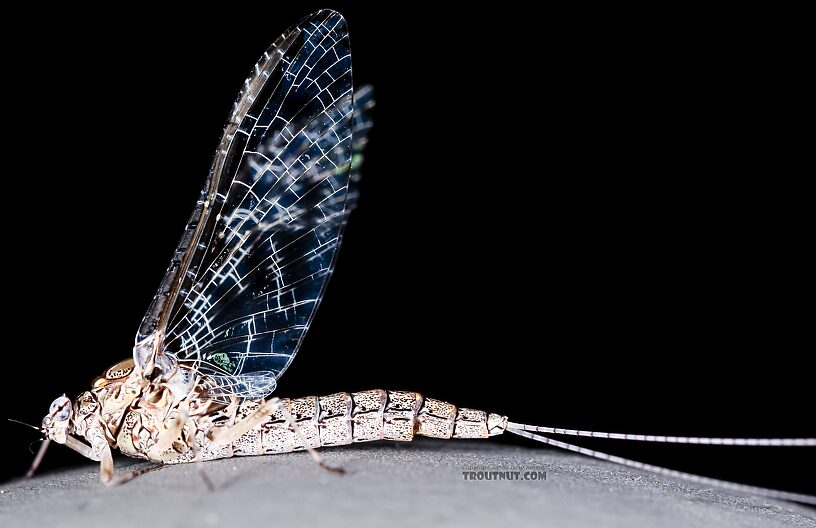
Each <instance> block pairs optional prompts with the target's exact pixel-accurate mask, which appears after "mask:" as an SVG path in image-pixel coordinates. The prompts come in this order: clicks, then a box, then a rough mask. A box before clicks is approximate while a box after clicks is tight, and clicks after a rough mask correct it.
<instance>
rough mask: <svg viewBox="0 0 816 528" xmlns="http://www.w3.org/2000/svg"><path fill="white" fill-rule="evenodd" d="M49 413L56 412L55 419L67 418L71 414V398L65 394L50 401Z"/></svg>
mask: <svg viewBox="0 0 816 528" xmlns="http://www.w3.org/2000/svg"><path fill="white" fill-rule="evenodd" d="M49 413H50V414H54V413H56V416H54V419H55V420H57V421H63V420H67V419H68V417H69V416H71V400H69V399H68V398H66V397H65V396H60V397H59V398H57V399H56V400H54V401H53V402H52V403H51V408H50V410H49Z"/></svg>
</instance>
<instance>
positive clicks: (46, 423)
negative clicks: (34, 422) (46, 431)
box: [42, 416, 51, 427]
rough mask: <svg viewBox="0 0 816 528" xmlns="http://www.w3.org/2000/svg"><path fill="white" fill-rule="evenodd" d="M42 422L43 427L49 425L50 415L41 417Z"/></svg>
mask: <svg viewBox="0 0 816 528" xmlns="http://www.w3.org/2000/svg"><path fill="white" fill-rule="evenodd" d="M42 424H43V427H48V426H49V425H51V417H50V416H46V417H45V418H43V423H42Z"/></svg>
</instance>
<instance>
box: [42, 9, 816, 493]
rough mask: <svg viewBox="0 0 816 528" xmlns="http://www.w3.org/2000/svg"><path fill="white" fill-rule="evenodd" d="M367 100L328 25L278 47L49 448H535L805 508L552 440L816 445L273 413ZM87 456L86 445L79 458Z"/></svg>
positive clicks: (196, 456)
mask: <svg viewBox="0 0 816 528" xmlns="http://www.w3.org/2000/svg"><path fill="white" fill-rule="evenodd" d="M373 106H374V102H373V98H372V91H371V88H370V87H367V86H366V87H363V88H361V89H359V90H357V91H356V92H354V91H353V88H352V78H351V52H350V47H349V39H348V31H347V28H346V22H345V20H344V19H343V17H342V16H340V14H338V13H336V12H334V11H331V10H323V11H319V12H317V13H314V14H312V15H310V16H307V17H306V18H304V19H303V20H301V21H300V22H299V23H297V24H296V25H294V26H292V27H291V28H290V29H288V30H287V31H286V32H285V33H284V34H283V35H281V36H280V37H279V38H278V39H277V40H276V41H275V42H274V44H272V46H271V47H270V48H269V49H268V50H267V51H266V52H265V53H264V54H263V56H262V57H261V58H260V60H259V61H258V62H257V64H256V65H255V67H254V68H253V71H252V72H251V75H250V77H249V78H248V79H247V80H246V81H245V82H244V85H243V87H242V89H241V91H240V93H239V95H238V99H237V100H236V102H235V105H234V106H233V109H232V112H231V113H230V116H229V118H228V120H227V125H226V127H225V129H224V133H223V136H222V138H221V141H220V143H219V145H218V148H217V149H216V153H215V157H214V159H213V164H212V168H211V170H210V173H209V176H208V178H207V180H206V182H205V185H204V189H203V190H202V192H201V197H200V199H199V200H198V202H197V204H196V207H195V209H194V210H193V213H192V216H191V218H190V221H189V222H188V224H187V226H186V228H185V230H184V233H183V234H182V238H181V241H180V243H179V245H178V248H177V249H176V252H175V254H174V255H173V258H172V259H171V262H170V266H169V267H168V269H167V272H166V274H165V276H164V279H163V280H162V282H161V285H160V287H159V290H158V293H157V294H156V295H155V297H154V298H153V301H152V303H151V305H150V307H149V309H148V311H147V313H146V314H145V316H144V319H143V320H142V323H141V325H140V327H139V331H138V332H137V335H136V345H135V346H134V349H133V358H132V359H127V360H125V361H122V362H119V363H117V364H116V365H114V366H113V367H111V368H110V369H108V370H107V371H106V372H105V373H104V374H103V375H102V376H100V377H99V378H97V379H96V380H95V381H94V383H93V387H92V389H91V390H89V391H87V392H84V393H82V394H81V395H79V397H78V398H77V399H76V400H75V401H73V402H71V401H70V400H69V399H68V398H66V397H65V396H61V397H60V398H57V399H56V400H54V402H53V403H52V405H51V408H50V410H49V414H48V415H47V416H46V417H45V418H44V419H43V423H42V430H43V431H44V432H45V433H46V435H47V437H48V439H49V440H46V441H45V442H44V443H43V445H42V446H41V448H40V451H39V452H38V454H37V457H36V459H35V461H34V464H33V466H32V470H31V471H30V473H33V471H34V470H35V469H36V467H37V465H39V462H40V460H41V459H42V456H43V454H44V453H45V450H46V449H47V447H48V444H49V441H50V440H53V441H55V442H57V443H60V444H64V445H66V446H68V447H69V448H71V449H73V450H74V451H77V452H78V453H80V454H82V455H83V456H85V457H87V458H89V459H91V460H95V461H98V462H100V476H101V479H102V481H104V482H106V483H115V482H122V481H124V480H127V479H129V478H132V477H133V476H135V475H137V474H140V473H143V472H144V471H141V472H139V473H133V472H132V473H128V474H125V475H119V476H114V468H113V459H112V454H111V452H112V451H111V450H112V449H119V450H120V451H121V452H122V453H124V454H126V455H129V456H132V457H136V458H142V459H147V460H152V461H155V462H159V463H162V464H175V463H181V462H194V461H205V460H212V459H217V458H224V457H232V456H245V455H264V454H273V453H289V452H292V451H299V450H306V451H308V452H309V453H310V455H312V457H313V458H314V459H315V460H316V461H318V462H319V463H321V465H324V467H325V464H323V462H322V460H321V459H320V457H319V456H318V455H317V454H316V452H315V451H314V450H315V449H316V448H318V447H324V446H338V445H347V444H350V443H353V442H366V441H372V440H382V439H388V440H405V441H407V440H411V439H413V438H414V436H415V435H422V436H430V437H435V438H487V437H490V436H494V435H498V434H501V433H503V432H505V431H508V432H510V433H513V434H517V435H520V436H524V437H527V438H530V439H532V440H535V441H538V442H543V443H545V444H549V445H553V446H556V447H560V448H564V449H568V450H571V451H576V452H579V453H582V454H585V455H589V456H593V457H596V458H601V459H604V460H609V461H612V462H616V463H619V464H624V465H627V466H631V467H635V468H638V469H643V470H647V471H652V472H655V473H658V474H661V475H666V476H671V477H680V478H684V479H687V480H691V481H692V482H696V483H699V484H703V485H716V486H720V487H725V488H727V489H731V490H735V491H743V492H748V493H756V494H760V495H765V496H770V497H776V498H782V499H790V500H796V501H801V502H808V503H811V504H814V503H816V498H814V497H810V496H806V495H799V494H794V493H786V492H780V491H774V490H765V489H762V488H755V487H751V486H743V485H740V484H734V483H727V482H723V481H717V480H714V479H708V478H705V477H700V476H696V475H689V474H685V473H680V472H675V471H672V470H669V469H665V468H660V467H656V466H650V465H647V464H641V463H639V462H635V461H632V460H627V459H623V458H620V457H615V456H612V455H607V454H605V453H600V452H597V451H592V450H588V449H585V448H582V447H578V446H574V445H572V444H567V443H564V442H561V441H558V440H554V439H551V438H549V437H547V436H545V435H546V434H556V435H563V434H568V435H569V434H574V435H577V436H595V437H602V438H621V439H628V440H638V441H658V442H667V443H708V444H721V445H731V444H733V445H757V446H813V445H816V439H778V440H770V441H768V440H765V439H701V438H690V437H644V436H642V435H620V434H615V433H597V432H595V433H593V432H591V431H568V430H561V429H555V428H546V427H534V426H529V425H525V424H519V423H515V422H509V421H508V420H507V417H505V416H502V415H498V414H492V413H487V412H484V411H480V410H474V409H466V408H460V407H456V406H455V405H452V404H450V403H447V402H443V401H440V400H435V399H433V398H426V397H424V396H422V395H421V394H418V393H415V392H404V391H385V390H379V389H376V390H370V391H363V392H355V393H338V394H332V395H329V396H323V397H315V396H308V397H305V398H295V399H283V398H282V399H279V398H272V399H268V397H269V395H270V394H272V392H273V391H274V390H275V388H276V386H277V380H278V378H280V376H281V375H282V374H283V372H284V371H285V370H286V368H287V367H288V366H289V364H290V363H291V361H292V359H293V358H294V356H295V354H296V353H297V351H298V349H299V347H300V344H301V342H302V339H303V336H304V334H305V333H306V331H307V330H308V328H309V326H310V325H311V322H312V319H313V317H314V313H315V310H316V309H317V306H318V305H319V303H320V300H321V299H322V297H323V293H324V290H325V285H326V282H327V280H328V277H329V276H330V275H331V272H332V269H333V267H334V263H335V260H336V255H337V248H338V247H339V245H340V241H341V240H342V236H343V231H344V229H345V225H346V220H347V218H348V215H349V213H350V212H351V211H352V210H353V209H354V207H355V205H356V202H357V196H358V193H357V189H356V184H357V182H358V181H359V178H360V174H359V171H360V163H361V161H362V154H363V149H364V147H365V145H366V142H367V138H368V132H369V130H370V128H371V123H372V121H371V109H372V107H373ZM79 438H82V439H84V440H85V441H87V443H86V442H83V441H81V440H80V439H79Z"/></svg>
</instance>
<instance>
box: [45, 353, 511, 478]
mask: <svg viewBox="0 0 816 528" xmlns="http://www.w3.org/2000/svg"><path fill="white" fill-rule="evenodd" d="M128 370H130V371H131V374H129V375H127V376H124V377H122V376H121V373H122V372H127V371H128ZM173 391H174V388H173V387H172V383H166V382H162V381H158V382H157V383H155V382H152V383H151V382H149V383H144V378H142V377H141V376H140V375H138V374H137V375H133V363H132V361H130V360H128V361H124V362H122V363H119V364H118V365H117V366H115V367H113V368H111V369H109V370H108V372H107V373H106V375H105V376H102V377H100V378H98V379H97V381H96V383H95V386H94V388H93V389H92V390H90V391H88V392H85V393H83V394H81V395H80V396H79V398H77V400H76V403H75V404H74V405H73V406H72V407H69V406H68V405H69V403H68V402H67V399H65V400H61V399H60V400H57V402H55V407H54V408H55V410H56V411H57V412H56V414H55V415H53V416H52V415H49V417H48V418H47V421H46V422H44V425H43V427H44V429H45V430H46V431H47V432H48V433H49V437H50V438H52V439H54V440H57V441H58V442H60V441H61V440H62V439H63V438H64V435H65V434H66V433H68V434H78V435H81V436H83V437H85V439H86V440H87V441H88V443H89V444H90V446H91V450H90V451H89V452H86V454H89V455H90V456H91V458H93V459H95V460H101V461H103V464H106V463H107V462H106V461H107V460H109V457H110V448H118V449H119V450H120V451H121V452H122V453H124V454H126V455H129V456H132V457H137V458H144V459H148V460H152V461H155V462H161V463H165V464H174V463H180V462H191V461H193V460H212V459H217V458H224V457H231V456H246V455H265V454H277V453H289V452H292V451H300V450H304V449H306V448H318V447H324V446H337V445H346V444H350V443H352V442H367V441H372V440H402V441H408V440H412V439H413V437H414V435H423V436H430V437H435V438H487V437H488V436H492V435H496V434H500V433H502V432H503V431H504V430H505V428H506V427H507V417H503V416H499V415H496V414H487V413H485V412H483V411H477V410H473V409H463V408H457V407H456V406H454V405H451V404H450V403H446V402H442V401H439V400H434V399H432V398H425V397H423V396H422V395H421V394H418V393H415V392H403V391H384V390H370V391H364V392H356V393H338V394H332V395H330V396H323V397H315V396H309V397H305V398H297V399H291V400H290V399H277V398H275V399H272V400H269V401H264V400H244V401H239V400H237V399H235V400H234V401H233V402H232V403H230V404H229V405H224V404H220V403H217V402H213V401H212V400H210V399H208V398H207V396H206V395H204V396H202V394H206V391H204V390H202V388H201V387H196V388H194V389H193V390H192V391H190V392H189V393H187V394H183V395H182V397H180V398H179V397H177V396H176V395H174V394H173ZM60 413H62V414H60ZM111 476H112V473H111V472H110V470H109V468H103V479H105V480H108V479H110V477H111Z"/></svg>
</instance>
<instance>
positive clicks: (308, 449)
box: [275, 398, 346, 475]
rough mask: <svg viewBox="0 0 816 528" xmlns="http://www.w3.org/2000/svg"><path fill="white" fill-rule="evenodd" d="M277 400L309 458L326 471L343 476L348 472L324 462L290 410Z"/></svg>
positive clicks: (279, 407) (287, 422)
mask: <svg viewBox="0 0 816 528" xmlns="http://www.w3.org/2000/svg"><path fill="white" fill-rule="evenodd" d="M275 399H276V400H277V405H278V407H277V408H278V409H279V410H280V411H281V413H283V416H284V418H286V424H287V425H288V426H289V428H290V429H292V430H293V431H294V432H295V434H296V435H297V437H298V439H299V440H300V442H301V443H302V444H303V447H304V449H306V452H307V453H309V456H310V457H311V458H312V460H314V461H315V463H316V464H317V465H318V466H320V467H321V468H323V469H325V470H326V471H330V472H332V473H339V474H341V475H342V474H344V473H345V472H346V470H345V469H343V468H341V467H336V466H332V465H329V464H328V463H327V462H326V461H325V460H323V457H322V456H320V454H319V453H318V452H317V450H315V449H314V448H313V447H312V446H310V445H309V442H307V441H306V437H305V436H304V434H303V432H302V431H301V430H300V427H298V425H297V423H295V419H294V418H293V417H292V413H290V412H289V409H287V408H286V406H285V405H282V404H281V402H280V400H279V399H278V398H275Z"/></svg>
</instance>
